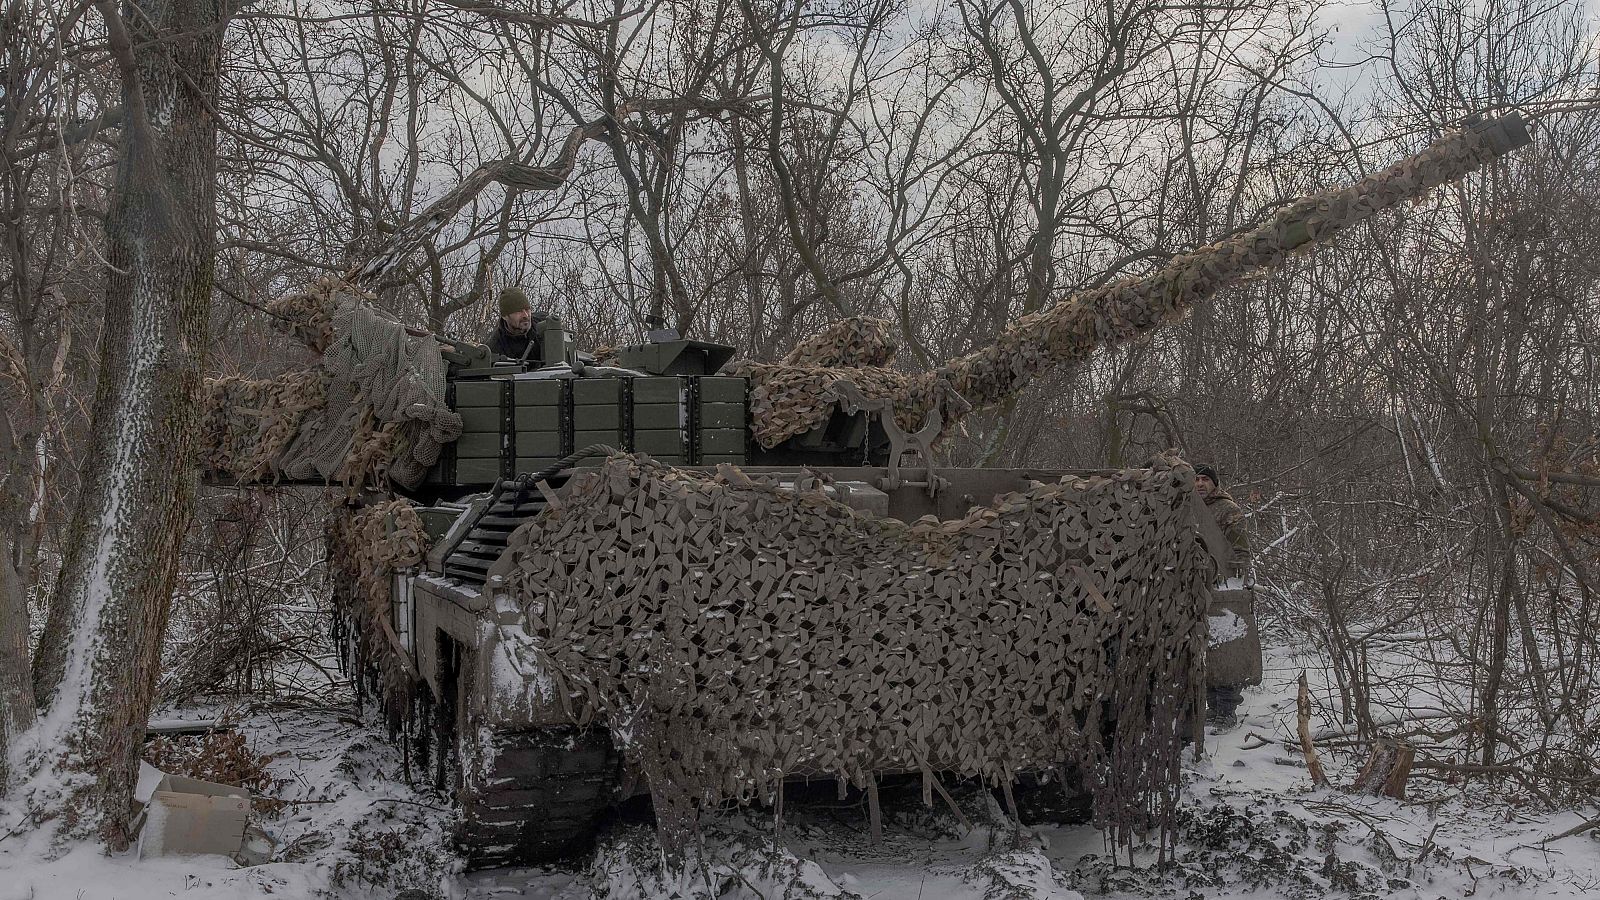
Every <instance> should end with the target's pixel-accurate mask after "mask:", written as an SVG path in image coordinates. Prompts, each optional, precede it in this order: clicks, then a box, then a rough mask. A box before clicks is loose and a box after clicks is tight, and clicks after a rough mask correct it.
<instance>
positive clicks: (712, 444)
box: [700, 428, 745, 457]
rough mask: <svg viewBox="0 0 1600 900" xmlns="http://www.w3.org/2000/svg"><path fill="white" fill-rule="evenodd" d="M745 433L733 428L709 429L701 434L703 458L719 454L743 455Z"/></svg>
mask: <svg viewBox="0 0 1600 900" xmlns="http://www.w3.org/2000/svg"><path fill="white" fill-rule="evenodd" d="M744 444H745V432H744V431H743V430H742V429H733V428H707V429H704V430H702V431H701V432H700V453H701V456H702V457H703V456H705V455H707V454H717V453H743V452H744Z"/></svg>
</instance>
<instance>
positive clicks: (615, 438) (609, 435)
mask: <svg viewBox="0 0 1600 900" xmlns="http://www.w3.org/2000/svg"><path fill="white" fill-rule="evenodd" d="M590 444H610V445H611V446H613V447H616V448H617V449H618V450H620V449H622V435H620V434H618V433H617V432H616V431H615V430H612V431H575V432H573V433H572V449H573V452H577V451H579V450H582V449H583V448H585V447H587V446H589V445H590Z"/></svg>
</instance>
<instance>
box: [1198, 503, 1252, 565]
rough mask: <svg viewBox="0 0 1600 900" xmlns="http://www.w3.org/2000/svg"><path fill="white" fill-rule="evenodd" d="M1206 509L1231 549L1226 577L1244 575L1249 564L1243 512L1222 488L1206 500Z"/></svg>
mask: <svg viewBox="0 0 1600 900" xmlns="http://www.w3.org/2000/svg"><path fill="white" fill-rule="evenodd" d="M1206 509H1207V510H1208V511H1209V512H1210V513H1211V518H1213V519H1215V520H1216V522H1217V527H1218V528H1221V529H1222V536H1223V537H1225V538H1227V539H1228V544H1229V546H1231V547H1232V548H1233V558H1232V559H1231V560H1229V561H1228V572H1227V574H1228V576H1229V577H1233V576H1235V575H1242V574H1244V570H1245V567H1246V566H1247V565H1248V564H1249V562H1250V537H1249V535H1247V534H1245V530H1244V510H1242V509H1240V508H1239V504H1237V503H1235V502H1234V500H1233V498H1232V497H1230V496H1229V495H1228V492H1227V491H1225V490H1223V489H1222V488H1217V489H1215V490H1213V491H1212V492H1211V496H1209V497H1207V498H1206Z"/></svg>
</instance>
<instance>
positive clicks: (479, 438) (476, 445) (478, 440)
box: [456, 431, 500, 459]
mask: <svg viewBox="0 0 1600 900" xmlns="http://www.w3.org/2000/svg"><path fill="white" fill-rule="evenodd" d="M456 456H457V457H458V458H466V457H469V456H472V457H484V456H492V457H494V458H495V459H499V458H500V435H499V434H498V433H485V432H481V431H474V432H469V433H467V434H463V435H462V436H461V437H460V438H459V439H457V440H456Z"/></svg>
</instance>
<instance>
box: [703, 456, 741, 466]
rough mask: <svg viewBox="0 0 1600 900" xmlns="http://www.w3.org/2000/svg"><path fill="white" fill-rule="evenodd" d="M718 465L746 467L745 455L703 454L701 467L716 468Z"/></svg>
mask: <svg viewBox="0 0 1600 900" xmlns="http://www.w3.org/2000/svg"><path fill="white" fill-rule="evenodd" d="M718 463H733V464H734V465H736V466H742V465H744V454H743V453H702V454H700V465H702V466H714V465H716V464H718Z"/></svg>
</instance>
